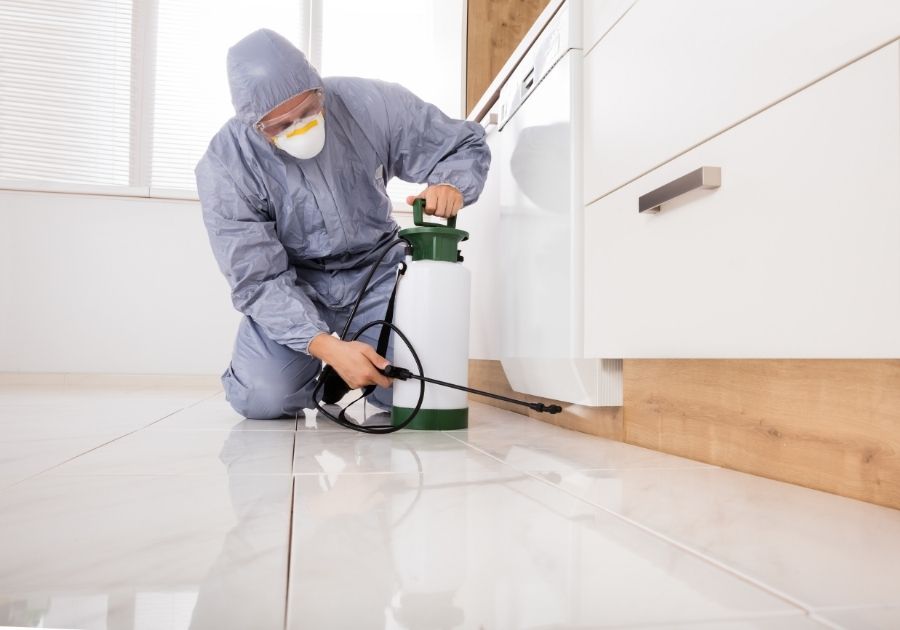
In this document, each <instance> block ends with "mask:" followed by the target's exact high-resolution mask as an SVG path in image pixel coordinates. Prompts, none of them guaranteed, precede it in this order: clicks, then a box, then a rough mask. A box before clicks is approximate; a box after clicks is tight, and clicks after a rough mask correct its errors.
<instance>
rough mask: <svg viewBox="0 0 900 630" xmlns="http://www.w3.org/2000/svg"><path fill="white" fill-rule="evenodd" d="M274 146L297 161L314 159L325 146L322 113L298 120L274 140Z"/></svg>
mask: <svg viewBox="0 0 900 630" xmlns="http://www.w3.org/2000/svg"><path fill="white" fill-rule="evenodd" d="M274 141H275V146H277V147H278V148H279V149H281V150H282V151H285V152H286V153H290V154H291V155H293V156H294V157H295V158H297V159H298V160H308V159H309V158H314V157H316V156H317V155H318V154H319V153H320V152H321V151H322V147H324V146H325V117H324V116H323V115H322V112H319V113H318V114H317V115H316V116H313V117H311V118H304V119H302V120H298V121H297V122H295V123H294V124H293V125H291V126H290V127H288V128H287V129H285V130H284V131H282V132H281V133H280V134H278V135H277V136H275V138H274Z"/></svg>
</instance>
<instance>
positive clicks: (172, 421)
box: [148, 394, 297, 431]
mask: <svg viewBox="0 0 900 630" xmlns="http://www.w3.org/2000/svg"><path fill="white" fill-rule="evenodd" d="M296 425H297V421H296V419H295V418H285V419H283V420H248V419H247V418H244V416H242V415H240V414H239V413H237V412H236V411H234V409H232V408H231V405H230V404H228V401H226V400H225V394H219V395H217V396H214V397H212V398H209V399H207V400H204V401H203V402H201V403H199V404H197V405H193V406H191V407H188V408H187V409H182V410H181V411H178V412H177V413H174V414H172V415H171V416H169V417H167V418H165V419H164V420H161V421H159V422H155V423H153V424H152V425H150V427H148V429H149V430H151V431H233V430H238V431H293V430H294V429H295V428H296Z"/></svg>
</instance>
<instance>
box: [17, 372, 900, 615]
mask: <svg viewBox="0 0 900 630" xmlns="http://www.w3.org/2000/svg"><path fill="white" fill-rule="evenodd" d="M360 409H361V407H360ZM470 424H471V426H470V428H469V429H468V430H464V431H452V432H446V433H441V432H420V431H404V432H401V433H396V434H391V435H386V436H376V435H366V434H361V433H355V432H351V431H349V430H346V429H344V428H342V427H339V426H337V425H335V424H334V423H332V422H331V421H328V420H325V419H323V418H321V417H318V416H317V414H312V413H310V414H304V415H302V416H301V417H300V418H299V420H298V421H297V422H295V421H293V420H286V421H280V420H279V421H256V420H253V421H248V420H245V419H243V418H242V417H241V416H239V415H238V414H236V413H235V412H234V411H233V410H232V409H231V407H230V406H229V405H228V404H227V402H226V401H225V400H224V396H223V395H222V394H221V393H219V394H218V395H211V393H210V392H209V391H202V390H199V389H198V390H196V391H195V390H178V389H172V388H168V389H166V388H159V389H156V390H154V389H152V388H141V389H136V388H134V387H128V386H120V387H112V386H111V387H100V386H84V387H75V386H48V385H44V386H40V387H31V386H12V385H0V624H4V623H6V624H13V625H15V624H18V625H24V626H36V625H42V626H44V627H78V628H98V629H99V628H103V629H104V630H120V629H123V630H125V629H127V630H132V629H134V630H138V629H143V628H154V629H155V628H188V627H190V628H227V627H240V628H269V627H272V628H276V627H278V628H280V627H282V625H283V623H284V617H285V607H284V603H285V599H286V597H287V592H288V588H290V597H289V598H288V600H289V602H290V624H289V625H290V627H292V628H297V627H304V628H306V627H352V628H363V627H374V628H400V627H404V628H430V627H434V622H435V620H440V623H441V624H442V627H448V628H451V627H458V628H469V627H485V628H522V627H542V628H572V627H580V628H586V627H623V626H624V627H628V628H631V629H632V630H634V629H636V628H641V629H645V630H651V629H653V630H659V629H660V628H666V629H667V630H668V629H669V628H678V629H682V630H686V629H694V628H696V629H697V630H713V629H716V630H718V629H722V630H753V629H759V630H787V629H788V628H790V629H793V628H797V629H799V630H807V629H812V628H817V627H830V628H837V627H844V628H851V629H852V628H863V629H868V628H898V627H900V617H898V614H897V610H900V608H897V607H893V608H891V607H887V606H886V605H888V604H891V605H893V604H900V589H897V588H896V586H895V585H896V584H900V569H898V568H897V567H898V566H900V562H898V561H897V559H898V558H900V512H898V511H894V510H888V509H886V508H879V507H876V506H872V505H868V504H864V503H860V502H856V501H851V500H848V499H843V498H840V497H836V496H832V495H827V494H824V493H819V492H815V491H811V490H806V489H803V488H799V487H796V486H791V485H788V484H781V483H778V482H774V481H770V480H766V479H761V478H758V477H752V476H749V475H742V474H740V473H735V472H732V471H728V470H724V469H719V468H716V467H712V466H707V465H704V464H699V463H697V462H692V461H690V460H685V459H682V458H678V457H673V456H670V455H665V454H662V453H657V452H654V451H649V450H646V449H641V448H638V447H634V446H629V445H625V444H620V443H618V442H612V441H609V440H603V439H600V438H595V437H591V436H588V435H584V434H580V433H576V432H572V431H567V430H565V429H561V428H559V427H555V426H552V425H548V424H545V423H542V422H539V421H537V420H533V419H529V418H527V417H525V416H521V415H518V414H513V413H510V412H505V411H501V410H497V409H495V408H493V407H489V406H485V405H480V404H473V406H472V412H471V423H470ZM107 442H108V443H107ZM47 469H50V470H49V471H48V470H47ZM42 471H46V472H42ZM292 472H293V473H294V474H293V475H291V474H290V473H292ZM38 473H41V474H39V475H38V476H36V477H33V475H36V474H38ZM292 482H293V483H295V484H296V492H295V494H294V501H295V504H294V515H293V518H294V523H293V546H292V551H291V552H290V553H289V552H288V544H289V543H288V531H289V529H290V528H289V525H288V523H289V521H290V518H291V507H290V501H291V498H292V497H291V494H290V484H291V483H292ZM606 510H608V511H609V512H612V513H614V514H610V513H609V512H607V511H606ZM615 514H618V515H621V517H622V518H619V517H617V516H616V515H615ZM623 519H625V520H623ZM629 521H630V522H629ZM631 523H634V524H631ZM644 528H646V529H644ZM669 540H671V541H673V542H674V543H677V544H672V543H670V542H669ZM289 556H290V559H291V562H292V563H293V567H292V581H291V583H290V587H288V578H287V564H288V557H289ZM706 558H709V559H710V560H709V561H707V560H706ZM723 567H725V568H723ZM742 576H746V577H747V579H744V578H743V577H742ZM779 593H780V594H783V595H784V596H783V597H779V596H778V594H779ZM792 602H794V603H797V604H798V605H799V606H800V607H798V606H797V605H794V604H792ZM802 607H806V608H809V609H811V610H813V615H812V618H811V617H810V616H808V615H806V614H805V611H804V610H802Z"/></svg>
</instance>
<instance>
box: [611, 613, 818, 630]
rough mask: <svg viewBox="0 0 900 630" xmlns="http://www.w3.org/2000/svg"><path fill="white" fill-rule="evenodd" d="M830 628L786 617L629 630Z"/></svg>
mask: <svg viewBox="0 0 900 630" xmlns="http://www.w3.org/2000/svg"><path fill="white" fill-rule="evenodd" d="M827 628H829V626H827V625H824V624H822V623H819V622H818V621H815V620H814V619H811V618H810V617H803V616H798V615H785V616H779V617H766V618H764V619H741V620H740V621H703V622H696V623H676V624H668V623H667V624H664V625H663V626H660V625H658V624H654V625H652V626H647V625H642V626H628V630H826V629H827Z"/></svg>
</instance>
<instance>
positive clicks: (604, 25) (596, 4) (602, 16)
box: [582, 0, 635, 52]
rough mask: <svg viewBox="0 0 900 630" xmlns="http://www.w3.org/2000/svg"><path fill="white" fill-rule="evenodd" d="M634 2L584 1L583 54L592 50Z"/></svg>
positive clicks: (614, 0) (628, 0)
mask: <svg viewBox="0 0 900 630" xmlns="http://www.w3.org/2000/svg"><path fill="white" fill-rule="evenodd" d="M634 3H635V0H584V9H583V16H584V24H583V26H582V29H583V33H584V34H583V40H582V41H584V50H585V52H587V51H589V50H590V49H591V48H593V47H594V46H595V45H596V44H597V42H599V41H600V39H601V38H602V37H603V36H604V35H606V33H607V31H609V29H611V28H612V27H613V25H614V24H615V23H616V21H618V20H619V18H621V17H622V15H623V14H625V12H626V11H628V9H630V8H631V6H632V5H633V4H634Z"/></svg>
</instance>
